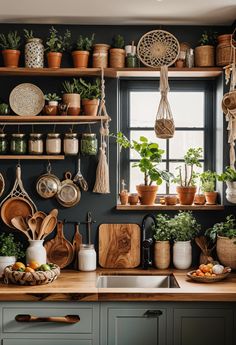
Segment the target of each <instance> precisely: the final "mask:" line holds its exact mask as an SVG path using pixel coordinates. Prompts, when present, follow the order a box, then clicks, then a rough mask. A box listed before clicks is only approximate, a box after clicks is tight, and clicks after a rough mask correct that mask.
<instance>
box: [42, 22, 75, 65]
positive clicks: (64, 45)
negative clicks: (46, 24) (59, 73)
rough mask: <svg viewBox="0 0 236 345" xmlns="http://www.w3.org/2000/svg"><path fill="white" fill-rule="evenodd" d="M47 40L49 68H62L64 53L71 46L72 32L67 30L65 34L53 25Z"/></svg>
mask: <svg viewBox="0 0 236 345" xmlns="http://www.w3.org/2000/svg"><path fill="white" fill-rule="evenodd" d="M49 33H50V35H49V37H48V39H47V41H46V46H47V47H46V51H47V61H48V67H49V68H60V66H61V59H62V53H63V52H64V51H66V50H68V49H69V48H70V40H71V32H70V31H69V30H66V31H65V33H64V36H61V35H58V31H57V30H56V29H55V28H54V27H53V26H52V27H51V29H50V30H49Z"/></svg>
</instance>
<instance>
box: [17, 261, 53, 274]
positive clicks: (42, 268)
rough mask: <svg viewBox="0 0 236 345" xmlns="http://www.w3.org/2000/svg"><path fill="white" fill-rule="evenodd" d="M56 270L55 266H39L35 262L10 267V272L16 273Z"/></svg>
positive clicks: (49, 264)
mask: <svg viewBox="0 0 236 345" xmlns="http://www.w3.org/2000/svg"><path fill="white" fill-rule="evenodd" d="M54 268H56V265H55V264H52V263H48V264H42V265H41V264H40V263H38V262H37V261H31V262H30V263H29V264H27V266H25V264H23V262H16V263H15V264H14V265H13V266H12V271H18V272H31V273H33V272H38V271H44V272H45V271H50V270H52V269H54Z"/></svg>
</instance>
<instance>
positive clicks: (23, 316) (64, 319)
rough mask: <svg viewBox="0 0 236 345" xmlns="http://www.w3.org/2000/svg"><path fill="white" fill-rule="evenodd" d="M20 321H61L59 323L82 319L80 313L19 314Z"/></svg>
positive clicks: (17, 319) (16, 318)
mask: <svg viewBox="0 0 236 345" xmlns="http://www.w3.org/2000/svg"><path fill="white" fill-rule="evenodd" d="M15 320H16V321H18V322H59V323H77V322H79V321H80V317H79V315H65V316H47V317H40V316H39V317H38V316H33V315H29V314H18V315H16V317H15Z"/></svg>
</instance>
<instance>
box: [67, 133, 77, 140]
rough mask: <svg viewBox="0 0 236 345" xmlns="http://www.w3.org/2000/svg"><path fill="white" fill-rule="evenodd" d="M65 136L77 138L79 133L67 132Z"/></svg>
mask: <svg viewBox="0 0 236 345" xmlns="http://www.w3.org/2000/svg"><path fill="white" fill-rule="evenodd" d="M65 138H67V139H75V138H77V133H65Z"/></svg>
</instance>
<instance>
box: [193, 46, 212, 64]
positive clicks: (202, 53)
mask: <svg viewBox="0 0 236 345" xmlns="http://www.w3.org/2000/svg"><path fill="white" fill-rule="evenodd" d="M214 65H215V48H214V47H213V46H198V47H196V48H195V66H196V67H213V66H214Z"/></svg>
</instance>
